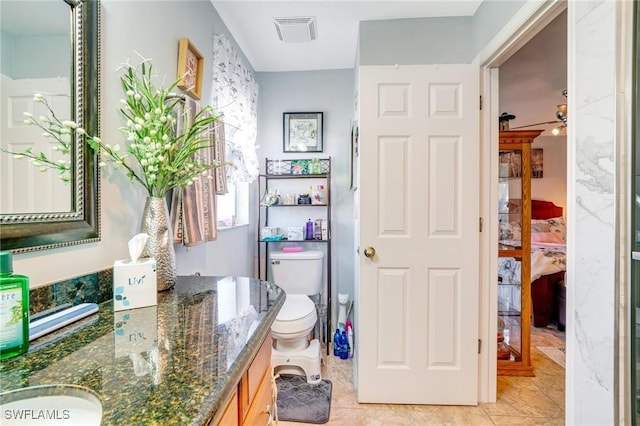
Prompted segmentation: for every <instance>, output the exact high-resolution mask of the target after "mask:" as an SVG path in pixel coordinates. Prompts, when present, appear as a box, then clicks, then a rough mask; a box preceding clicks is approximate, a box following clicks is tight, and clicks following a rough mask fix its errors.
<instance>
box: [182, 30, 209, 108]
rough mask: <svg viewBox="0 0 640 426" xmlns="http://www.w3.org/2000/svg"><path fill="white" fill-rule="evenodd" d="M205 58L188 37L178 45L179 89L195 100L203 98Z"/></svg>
mask: <svg viewBox="0 0 640 426" xmlns="http://www.w3.org/2000/svg"><path fill="white" fill-rule="evenodd" d="M203 68H204V56H202V54H201V53H200V51H199V50H198V49H196V47H195V46H194V45H193V43H191V41H189V39H188V38H187V37H182V38H180V44H179V45H178V78H180V79H181V80H180V82H178V87H179V88H180V89H182V90H184V91H185V92H187V94H188V95H189V96H191V97H192V98H194V99H200V98H201V97H202V73H203Z"/></svg>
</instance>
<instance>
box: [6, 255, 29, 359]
mask: <svg viewBox="0 0 640 426" xmlns="http://www.w3.org/2000/svg"><path fill="white" fill-rule="evenodd" d="M27 349H29V278H28V277H25V276H23V275H13V259H12V255H11V252H10V251H0V359H6V358H11V357H14V356H17V355H20V354H23V353H25V352H26V351H27Z"/></svg>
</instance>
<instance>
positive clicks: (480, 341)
mask: <svg viewBox="0 0 640 426" xmlns="http://www.w3.org/2000/svg"><path fill="white" fill-rule="evenodd" d="M481 350H482V340H481V339H478V353H480V351H481Z"/></svg>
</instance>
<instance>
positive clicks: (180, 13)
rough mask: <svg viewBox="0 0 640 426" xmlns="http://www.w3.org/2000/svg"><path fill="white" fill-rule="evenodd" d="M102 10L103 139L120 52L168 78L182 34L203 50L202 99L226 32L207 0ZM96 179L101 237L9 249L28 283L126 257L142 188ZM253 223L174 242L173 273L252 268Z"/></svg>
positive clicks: (121, 178) (116, 121)
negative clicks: (183, 246)
mask: <svg viewBox="0 0 640 426" xmlns="http://www.w3.org/2000/svg"><path fill="white" fill-rule="evenodd" d="M101 12H102V15H101V25H102V34H101V37H102V50H101V52H102V57H101V72H102V75H101V79H100V83H101V102H100V107H101V116H100V120H101V136H102V139H103V140H104V141H105V142H110V141H114V142H122V141H123V140H124V137H123V134H122V133H121V132H120V131H119V130H118V128H119V127H121V126H122V125H123V120H122V118H121V116H120V113H119V111H118V108H119V105H120V99H121V97H122V90H121V87H120V81H119V74H118V72H117V68H118V66H119V65H121V64H122V63H125V62H127V60H131V63H133V64H135V63H137V62H136V61H137V60H138V58H137V57H136V54H135V53H134V51H137V52H139V53H140V54H142V55H144V56H145V57H147V58H151V59H152V60H153V66H154V70H155V72H156V73H157V74H158V75H159V77H160V78H161V77H165V78H166V80H165V84H168V83H170V82H172V81H174V80H175V78H176V77H177V76H176V70H177V56H178V40H179V38H180V37H184V36H186V37H188V38H189V39H190V40H191V42H192V43H193V44H194V45H195V46H196V47H197V48H198V50H200V52H201V53H202V54H203V55H204V57H205V66H204V77H203V97H202V101H201V102H208V101H209V99H210V97H211V76H212V72H213V66H212V49H213V48H212V46H213V35H214V33H216V32H227V33H228V31H227V29H226V27H225V26H224V24H223V23H222V21H221V19H220V17H219V16H218V14H217V13H216V12H215V10H214V9H213V6H212V5H211V3H210V2H209V1H204V0H202V1H179V2H169V1H118V0H102V8H101ZM236 47H237V46H236ZM101 185H102V188H101V190H102V200H101V209H100V210H101V219H102V240H101V241H100V242H98V243H93V244H83V245H78V246H74V247H69V248H60V249H53V250H45V251H38V252H33V253H24V254H18V255H16V256H15V257H14V269H15V272H16V273H19V274H25V275H27V276H29V277H30V278H31V285H32V287H35V286H40V285H44V284H48V283H52V282H56V281H59V280H62V279H67V278H71V277H75V276H78V275H84V274H87V273H91V272H95V271H99V270H103V269H107V268H110V267H111V266H112V265H113V261H114V260H116V259H123V258H127V257H128V249H127V241H128V240H129V239H130V238H131V237H132V236H133V235H135V234H136V233H137V232H138V229H139V226H140V218H141V214H142V209H143V207H144V202H145V198H146V194H145V193H144V191H143V190H142V189H141V187H140V186H139V185H135V184H132V183H130V182H129V181H128V180H127V179H126V177H125V175H124V173H123V172H122V171H120V170H115V171H114V170H109V169H107V170H105V171H104V172H103V174H102V179H101ZM252 231H253V227H252V226H249V227H244V228H240V229H238V230H234V231H225V232H223V233H221V238H220V240H219V241H216V242H211V243H208V244H207V245H206V247H204V246H203V247H199V248H197V249H192V250H191V251H186V250H178V255H177V259H178V271H179V273H191V272H195V271H205V270H206V271H207V273H217V272H218V271H221V272H220V273H226V272H227V271H233V272H234V273H236V274H238V275H252V273H253V264H252V260H250V261H249V262H247V259H251V258H252V257H253V256H252V254H253V251H252V250H249V248H251V247H250V246H249V245H248V243H242V242H244V241H247V240H252V241H254V240H255V238H254V237H252V236H249V234H250V233H251V232H252ZM239 242H241V243H239ZM244 250H246V252H245V251H244ZM192 257H193V258H192ZM198 263H201V265H199V264H198Z"/></svg>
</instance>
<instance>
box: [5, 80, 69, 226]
mask: <svg viewBox="0 0 640 426" xmlns="http://www.w3.org/2000/svg"><path fill="white" fill-rule="evenodd" d="M69 87H70V86H69V79H67V78H64V77H59V78H55V77H54V78H39V79H18V80H13V79H11V78H8V77H6V76H2V107H1V108H0V111H1V112H0V131H1V132H2V133H1V134H2V138H0V148H2V149H3V150H5V151H10V152H22V151H24V150H25V149H27V148H32V149H33V152H36V153H37V152H44V153H45V154H46V155H47V157H48V158H52V159H61V158H62V157H61V156H60V154H57V153H55V152H54V151H53V150H52V147H53V144H52V143H51V141H52V139H51V138H45V137H43V136H42V133H43V131H42V130H41V129H40V128H39V127H37V126H33V125H28V124H25V123H24V120H25V118H26V117H25V115H24V113H25V112H29V113H31V114H33V115H34V116H36V117H39V116H41V115H48V111H47V109H46V108H45V106H44V105H42V104H40V103H37V102H34V100H33V95H35V94H36V93H38V92H40V93H42V94H44V96H46V97H47V99H48V101H49V104H50V105H51V106H52V108H54V110H55V112H56V116H57V117H58V118H59V119H60V120H68V119H69V117H70V115H71V103H70V97H69ZM0 179H1V180H2V182H9V184H8V185H4V187H5V188H6V190H5V191H2V194H0V212H2V213H3V214H11V213H45V212H68V211H70V208H71V190H72V188H73V186H72V185H70V184H65V183H64V182H63V181H62V180H60V179H59V178H58V174H57V172H56V171H54V170H47V171H46V172H41V171H40V168H39V167H36V166H34V165H33V164H31V160H29V159H26V158H23V159H15V158H14V157H13V156H12V155H10V154H7V153H6V152H1V153H0Z"/></svg>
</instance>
